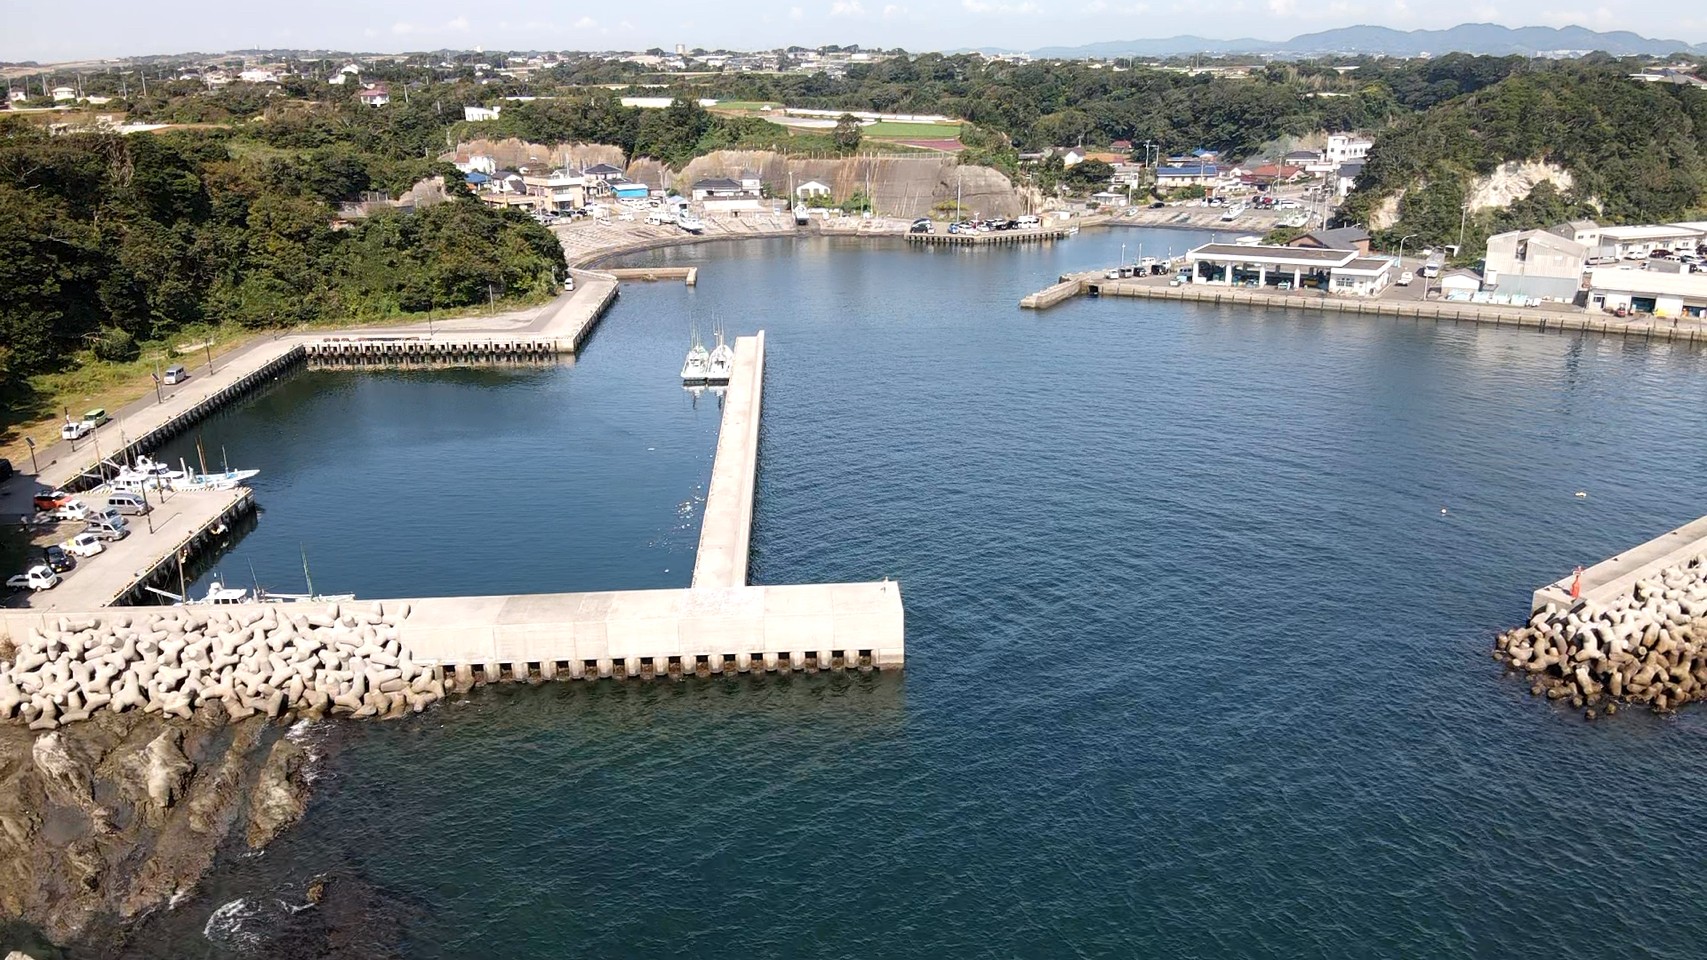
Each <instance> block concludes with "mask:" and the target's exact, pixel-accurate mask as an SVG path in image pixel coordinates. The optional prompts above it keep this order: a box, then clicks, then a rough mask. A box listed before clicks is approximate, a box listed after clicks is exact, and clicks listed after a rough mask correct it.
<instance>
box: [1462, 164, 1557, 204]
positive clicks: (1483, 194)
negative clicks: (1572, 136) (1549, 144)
mask: <svg viewBox="0 0 1707 960" xmlns="http://www.w3.org/2000/svg"><path fill="white" fill-rule="evenodd" d="M1543 183H1551V184H1552V185H1553V186H1555V187H1557V188H1558V190H1559V192H1560V193H1561V194H1563V193H1569V192H1570V191H1571V188H1572V187H1574V186H1575V185H1576V181H1575V180H1574V179H1573V178H1572V177H1571V172H1570V171H1569V170H1566V169H1565V168H1564V167H1561V166H1559V165H1558V164H1554V163H1543V162H1542V161H1539V160H1513V161H1511V162H1509V163H1502V164H1500V165H1499V166H1498V167H1495V168H1494V172H1493V173H1490V174H1488V175H1487V176H1485V177H1477V178H1476V179H1475V180H1474V181H1472V182H1471V184H1470V212H1471V213H1473V214H1474V213H1480V212H1482V211H1483V210H1495V209H1498V208H1500V207H1505V206H1510V205H1511V204H1512V203H1513V202H1514V201H1517V200H1521V199H1523V198H1524V197H1527V196H1529V193H1530V191H1532V190H1534V189H1535V188H1536V187H1538V186H1540V185H1541V184H1543Z"/></svg>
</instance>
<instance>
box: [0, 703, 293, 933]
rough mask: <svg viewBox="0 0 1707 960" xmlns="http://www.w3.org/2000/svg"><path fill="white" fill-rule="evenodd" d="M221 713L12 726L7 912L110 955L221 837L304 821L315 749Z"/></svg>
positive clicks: (189, 882) (3, 875) (190, 879)
mask: <svg viewBox="0 0 1707 960" xmlns="http://www.w3.org/2000/svg"><path fill="white" fill-rule="evenodd" d="M209 720H210V718H208V717H202V718H198V719H197V720H195V721H191V722H185V721H181V720H176V719H169V718H163V717H159V716H151V715H149V714H146V713H141V712H137V711H131V712H126V713H113V712H110V711H102V712H101V713H100V714H99V715H97V716H94V717H92V718H91V719H90V720H88V721H87V722H84V723H80V724H76V725H75V726H71V727H67V728H64V729H61V730H54V731H49V732H45V733H41V732H33V731H29V730H26V729H24V728H23V727H21V726H18V725H0V916H4V917H5V918H8V919H11V920H14V921H21V922H22V923H23V924H25V925H27V926H28V927H29V928H32V929H33V930H34V931H36V932H38V933H39V935H40V938H41V939H43V940H47V941H51V942H52V943H55V944H59V945H61V946H63V947H65V948H67V951H68V952H69V955H72V956H81V955H95V954H98V953H104V952H105V951H106V950H107V949H108V948H109V947H110V946H112V945H113V944H115V943H117V942H120V941H121V940H122V939H123V931H124V930H125V929H126V927H127V926H128V925H129V924H131V923H132V922H134V921H135V920H137V919H138V918H140V917H142V916H144V915H146V914H148V913H150V912H152V911H156V910H159V909H162V908H164V907H165V906H166V905H167V904H168V903H169V902H171V900H172V899H173V898H174V897H176V896H179V895H187V894H188V893H189V892H190V891H191V890H193V889H194V888H195V886H196V883H197V881H198V880H199V879H200V878H201V876H202V875H203V873H204V872H205V871H206V870H207V869H208V867H209V866H210V865H211V864H212V863H213V859H214V856H215V853H216V851H217V850H218V849H219V848H220V846H221V845H222V844H224V843H228V842H231V843H241V844H245V845H247V846H248V847H251V848H259V847H261V846H263V845H265V844H266V843H268V842H270V841H271V840H272V839H273V838H274V837H275V836H277V835H278V833H279V832H280V831H281V830H283V829H284V828H285V827H287V826H289V825H290V824H292V823H294V822H295V821H296V820H297V818H298V817H300V816H301V814H302V811H303V809H304V806H305V805H306V802H307V783H306V773H307V765H308V763H309V757H308V754H307V752H306V751H305V749H304V748H303V747H302V746H301V745H300V744H299V743H297V742H295V741H294V740H293V739H292V738H290V737H287V736H285V735H284V734H285V728H284V727H283V726H281V725H279V724H269V723H267V722H266V721H265V720H264V719H262V718H259V717H255V718H251V719H248V720H242V721H237V722H235V723H228V722H225V721H224V720H223V719H220V720H217V721H215V722H209ZM79 945H82V946H81V947H80V946H79ZM5 946H6V948H7V949H12V948H15V947H25V948H26V949H27V948H28V946H30V945H28V944H7V945H5ZM31 952H32V953H33V954H34V955H37V956H41V955H43V954H41V953H39V952H37V951H31Z"/></svg>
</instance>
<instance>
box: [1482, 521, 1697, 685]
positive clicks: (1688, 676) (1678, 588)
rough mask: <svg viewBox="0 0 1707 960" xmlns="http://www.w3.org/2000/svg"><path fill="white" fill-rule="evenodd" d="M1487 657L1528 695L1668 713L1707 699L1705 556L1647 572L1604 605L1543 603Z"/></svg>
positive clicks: (1502, 636)
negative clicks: (1501, 664)
mask: <svg viewBox="0 0 1707 960" xmlns="http://www.w3.org/2000/svg"><path fill="white" fill-rule="evenodd" d="M1494 656H1495V657H1496V658H1498V659H1500V660H1503V661H1505V663H1506V664H1507V665H1508V666H1510V667H1511V668H1512V669H1513V670H1516V671H1521V672H1524V673H1526V674H1528V675H1529V676H1530V677H1531V678H1533V684H1532V685H1531V687H1530V693H1532V694H1534V695H1536V696H1543V695H1544V696H1546V697H1547V698H1548V699H1550V700H1569V701H1570V703H1571V705H1572V706H1574V707H1583V706H1585V705H1586V706H1587V708H1588V716H1589V717H1590V718H1592V717H1594V716H1595V713H1596V708H1597V706H1598V705H1599V704H1601V703H1602V702H1605V703H1606V707H1605V711H1606V712H1607V713H1614V712H1616V710H1617V705H1618V704H1620V703H1629V704H1642V705H1646V706H1648V707H1651V708H1652V709H1654V710H1656V711H1666V710H1674V709H1676V708H1677V707H1679V706H1682V705H1683V704H1685V703H1688V702H1690V701H1692V700H1700V699H1703V698H1707V557H1704V556H1700V555H1698V556H1693V557H1690V558H1689V559H1688V560H1687V561H1685V562H1682V563H1679V564H1676V565H1673V566H1668V567H1665V568H1663V569H1661V570H1657V571H1654V572H1652V573H1651V574H1650V575H1648V576H1645V577H1643V578H1641V579H1639V580H1637V581H1635V583H1634V584H1633V585H1632V586H1631V589H1630V592H1629V593H1628V594H1626V595H1623V596H1619V597H1617V598H1615V599H1612V600H1610V601H1608V602H1605V603H1600V602H1596V601H1594V600H1590V599H1588V598H1586V597H1579V598H1578V599H1576V600H1575V601H1574V602H1572V603H1570V604H1568V605H1561V604H1557V603H1553V602H1548V603H1547V604H1546V605H1545V606H1543V607H1542V608H1541V609H1539V610H1537V611H1535V613H1534V615H1533V616H1531V617H1530V618H1529V622H1528V623H1527V624H1525V625H1524V626H1521V627H1518V628H1517V629H1515V630H1510V631H1507V632H1506V633H1502V634H1500V636H1499V638H1498V639H1497V640H1496V641H1495V652H1494Z"/></svg>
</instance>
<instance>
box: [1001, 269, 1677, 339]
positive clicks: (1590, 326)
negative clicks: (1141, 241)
mask: <svg viewBox="0 0 1707 960" xmlns="http://www.w3.org/2000/svg"><path fill="white" fill-rule="evenodd" d="M1069 285H1076V286H1077V288H1078V289H1077V292H1076V294H1073V295H1090V296H1103V297H1140V298H1144V299H1150V300H1174V301H1179V302H1186V303H1211V304H1224V305H1236V306H1248V307H1260V308H1262V309H1265V310H1316V311H1320V312H1323V313H1349V314H1357V315H1360V316H1388V317H1405V318H1410V319H1415V320H1450V321H1453V322H1455V323H1485V324H1490V325H1492V326H1501V327H1526V328H1529V329H1533V330H1539V331H1541V332H1542V333H1549V332H1553V333H1601V334H1607V335H1609V336H1622V337H1632V338H1636V339H1641V340H1662V341H1671V342H1677V343H1704V344H1707V327H1701V326H1699V325H1676V326H1674V325H1672V324H1670V323H1660V322H1657V321H1645V322H1630V321H1617V320H1609V319H1601V318H1598V317H1595V316H1593V315H1591V314H1586V313H1583V314H1565V313H1548V312H1537V311H1535V310H1529V309H1525V308H1521V307H1496V306H1489V305H1485V304H1473V303H1452V302H1447V301H1432V302H1409V301H1387V300H1365V299H1361V298H1356V297H1328V296H1323V297H1304V296H1294V295H1288V294H1265V293H1252V292H1244V291H1241V290H1239V289H1238V288H1237V287H1221V286H1217V285H1215V284H1191V285H1188V286H1179V287H1173V286H1159V285H1150V284H1143V283H1134V282H1132V281H1124V280H1097V279H1091V278H1084V277H1081V278H1076V279H1075V278H1065V277H1064V278H1062V280H1061V282H1060V283H1057V284H1054V285H1052V286H1051V287H1049V288H1047V289H1046V290H1044V291H1039V292H1038V293H1035V294H1031V295H1030V296H1027V297H1026V298H1024V299H1022V300H1021V301H1020V305H1021V306H1022V307H1025V306H1028V303H1027V301H1032V298H1033V297H1041V296H1042V294H1044V293H1047V292H1049V291H1052V290H1055V289H1057V288H1060V287H1066V286H1069ZM1070 298H1071V295H1063V296H1060V297H1058V298H1056V299H1053V300H1050V301H1049V302H1047V303H1045V302H1043V301H1042V300H1037V301H1032V302H1031V303H1030V304H1029V305H1030V306H1031V307H1032V308H1033V309H1042V308H1044V307H1048V306H1054V305H1055V304H1057V303H1061V302H1062V301H1064V300H1067V299H1070Z"/></svg>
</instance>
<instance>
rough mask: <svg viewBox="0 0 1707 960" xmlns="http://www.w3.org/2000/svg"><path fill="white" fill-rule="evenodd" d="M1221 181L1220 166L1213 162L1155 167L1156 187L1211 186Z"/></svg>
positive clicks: (1165, 188) (1163, 188)
mask: <svg viewBox="0 0 1707 960" xmlns="http://www.w3.org/2000/svg"><path fill="white" fill-rule="evenodd" d="M1220 182H1221V168H1220V167H1219V166H1217V165H1215V164H1213V163H1189V164H1177V165H1169V166H1164V167H1157V168H1156V187H1157V188H1158V189H1161V190H1168V189H1173V188H1176V187H1192V186H1212V185H1214V184H1217V183H1220Z"/></svg>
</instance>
